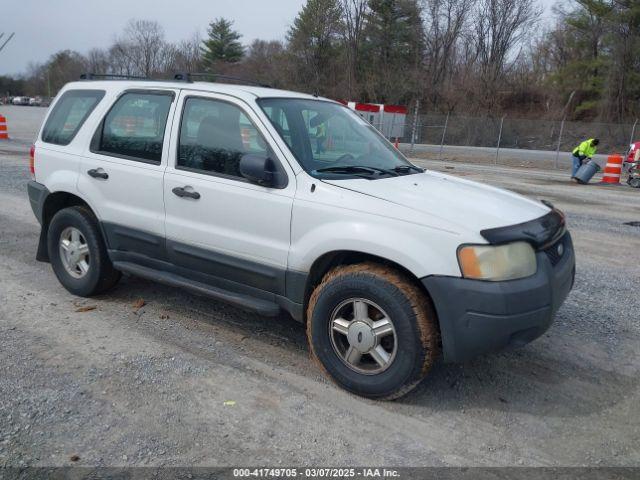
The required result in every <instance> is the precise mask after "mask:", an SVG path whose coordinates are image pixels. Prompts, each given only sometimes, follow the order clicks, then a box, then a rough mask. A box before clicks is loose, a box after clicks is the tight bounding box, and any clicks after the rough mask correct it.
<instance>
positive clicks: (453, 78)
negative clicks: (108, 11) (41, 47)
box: [0, 0, 640, 121]
mask: <svg viewBox="0 0 640 480" xmlns="http://www.w3.org/2000/svg"><path fill="white" fill-rule="evenodd" d="M538 1H539V0H307V1H306V3H305V4H304V5H303V6H302V8H301V10H300V11H299V12H298V13H297V15H296V16H295V18H294V19H293V21H292V24H291V26H290V28H289V30H288V32H287V33H286V38H285V39H284V41H275V40H271V41H269V40H254V41H253V42H252V43H250V44H249V45H244V44H243V43H242V36H241V34H240V33H239V32H238V31H236V30H234V28H233V23H232V22H231V21H229V20H227V19H225V18H217V19H215V20H213V21H212V22H211V23H210V25H209V28H208V30H207V33H206V37H205V38H204V39H202V38H200V37H199V36H198V35H193V36H192V37H191V38H189V39H186V40H183V41H181V42H178V43H172V42H168V41H167V40H166V38H165V34H164V30H163V28H162V26H161V25H160V24H158V23H157V22H154V21H149V20H131V21H130V22H129V23H128V24H127V26H126V27H125V29H124V30H123V31H122V32H121V34H120V35H119V36H117V37H116V39H115V40H114V42H113V44H112V45H111V46H110V47H108V48H105V49H92V50H90V51H89V52H87V53H86V54H81V53H78V52H75V51H70V50H65V51H60V52H57V53H55V54H54V55H52V56H51V58H50V59H49V60H48V61H46V62H44V63H42V64H37V65H31V66H30V68H29V70H28V72H27V73H26V74H25V75H24V76H23V77H21V78H8V77H0V92H2V93H3V94H4V92H7V91H10V92H15V93H14V94H30V95H36V94H40V95H54V94H55V93H56V92H57V90H58V89H59V88H60V87H61V86H62V85H64V84H65V83H66V82H68V81H70V80H74V79H77V78H78V76H79V75H80V73H82V72H87V71H89V72H98V73H110V74H116V75H137V76H144V77H158V78H162V77H170V76H171V75H172V74H173V73H174V72H181V71H190V72H201V71H204V72H213V73H219V74H226V75H236V76H240V77H247V78H250V79H254V80H259V81H261V82H264V83H268V84H271V85H273V86H275V87H279V88H285V89H292V90H298V91H306V92H309V93H316V94H319V95H324V96H328V97H331V98H336V99H346V100H359V101H370V102H376V103H394V104H405V105H414V104H415V102H417V101H419V102H420V106H421V109H422V110H423V111H436V112H441V113H459V114H471V115H485V114H489V115H492V114H498V113H500V114H504V113H506V114H510V115H511V114H513V115H517V116H531V117H536V118H539V117H540V116H546V117H548V118H556V117H558V116H560V115H564V114H567V115H568V117H569V118H574V119H582V120H594V119H599V120H603V121H622V120H625V119H629V118H635V116H637V115H638V114H639V113H640V112H639V110H640V102H639V100H640V82H639V81H638V80H640V0H569V3H566V4H564V5H563V6H561V7H555V8H554V10H553V24H551V25H547V26H545V25H543V23H542V21H541V15H542V8H541V6H540V4H539V3H538ZM18 90H20V92H18Z"/></svg>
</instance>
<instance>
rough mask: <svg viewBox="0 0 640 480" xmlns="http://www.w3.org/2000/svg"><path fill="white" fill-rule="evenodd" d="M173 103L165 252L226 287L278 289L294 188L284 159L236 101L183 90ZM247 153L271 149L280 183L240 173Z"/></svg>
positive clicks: (252, 115)
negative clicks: (178, 115) (265, 182)
mask: <svg viewBox="0 0 640 480" xmlns="http://www.w3.org/2000/svg"><path fill="white" fill-rule="evenodd" d="M177 108H178V109H179V111H180V112H182V113H181V120H180V122H177V121H176V122H175V125H174V132H173V133H172V138H175V139H176V142H175V145H174V146H173V147H172V148H171V152H170V155H169V164H168V165H167V170H166V173H165V181H164V198H165V211H166V220H165V228H166V238H167V252H168V255H169V258H170V260H171V261H172V262H173V263H174V264H175V265H178V266H179V267H181V268H184V269H185V271H187V272H197V273H200V274H204V275H206V279H207V280H208V281H214V283H217V284H220V283H221V282H222V283H223V284H224V286H225V287H226V288H229V289H232V290H241V289H244V288H246V287H249V288H253V289H257V290H260V291H266V292H271V293H276V294H278V293H284V275H285V271H286V268H287V255H288V251H289V243H290V221H291V209H292V204H293V196H294V193H295V177H294V176H293V174H292V172H291V170H290V167H289V166H288V164H286V162H281V161H280V160H279V159H278V156H277V155H276V154H275V153H274V151H273V150H272V148H271V147H270V145H269V143H268V141H267V140H266V139H267V138H270V137H269V134H268V132H267V131H266V129H265V128H264V125H263V124H262V123H261V121H260V119H259V118H258V117H257V115H256V114H255V112H253V110H252V109H251V108H249V106H248V105H246V104H245V103H243V102H242V101H240V100H237V99H235V98H233V97H227V96H224V95H218V94H212V93H211V94H209V93H203V92H197V93H196V92H191V93H190V92H185V91H183V92H182V94H181V98H180V100H179V102H178V107H177ZM249 153H253V154H257V155H266V156H269V157H270V158H271V159H272V160H273V161H274V162H275V163H276V164H277V168H278V170H279V171H280V172H282V174H283V175H284V177H283V178H286V179H287V181H286V182H285V183H286V186H283V185H281V186H280V188H269V187H264V186H260V185H257V184H254V183H250V182H249V181H248V180H247V179H245V178H244V177H243V176H242V175H241V174H240V170H239V163H240V158H241V157H242V156H243V155H244V154H249ZM185 192H186V193H185ZM253 293H256V292H255V291H254V292H253Z"/></svg>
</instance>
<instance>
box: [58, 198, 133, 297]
mask: <svg viewBox="0 0 640 480" xmlns="http://www.w3.org/2000/svg"><path fill="white" fill-rule="evenodd" d="M47 248H48V251H49V259H50V261H51V266H52V268H53V272H54V273H55V274H56V277H58V280H59V281H60V283H61V284H62V285H63V286H64V288H66V289H67V290H68V291H69V292H71V293H73V294H74V295H78V296H81V297H89V296H92V295H96V294H99V293H102V292H105V291H106V290H109V289H110V288H112V287H113V286H114V285H115V284H116V283H118V280H120V276H121V274H120V272H118V271H117V270H115V269H114V268H113V264H112V263H111V260H109V255H108V254H107V247H106V245H105V243H104V240H103V238H102V234H101V232H100V228H99V227H98V221H97V220H96V217H95V216H94V215H93V213H91V211H90V210H88V209H86V208H84V207H80V206H77V207H69V208H64V209H62V210H60V211H59V212H57V213H56V214H55V215H54V216H53V218H52V219H51V223H50V224H49V232H48V236H47Z"/></svg>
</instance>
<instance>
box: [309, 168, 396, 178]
mask: <svg viewBox="0 0 640 480" xmlns="http://www.w3.org/2000/svg"><path fill="white" fill-rule="evenodd" d="M314 171H315V172H317V173H338V174H340V173H345V174H351V173H365V174H370V175H373V174H374V173H384V174H386V175H392V176H394V177H397V176H398V172H395V171H393V170H387V169H385V168H378V167H369V166H364V165H342V166H337V167H324V168H318V169H317V170H314Z"/></svg>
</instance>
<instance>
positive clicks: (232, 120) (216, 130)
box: [177, 98, 274, 177]
mask: <svg viewBox="0 0 640 480" xmlns="http://www.w3.org/2000/svg"><path fill="white" fill-rule="evenodd" d="M245 153H254V154H260V155H269V156H271V152H270V150H269V147H268V146H267V143H266V142H265V141H264V138H263V137H262V135H260V133H259V132H258V130H257V129H256V127H255V126H254V125H253V123H251V120H249V118H248V117H247V116H246V115H245V114H244V113H243V112H242V110H241V109H240V108H238V107H236V106H235V105H232V104H230V103H227V102H222V101H218V100H209V99H203V98H187V100H186V101H185V106H184V112H183V114H182V123H181V125H180V141H179V144H178V161H177V166H178V168H180V167H182V168H188V169H193V170H199V171H204V172H211V173H220V174H224V175H231V176H234V177H242V175H241V174H240V158H242V155H244V154H245ZM271 158H274V157H273V156H272V157H271Z"/></svg>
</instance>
